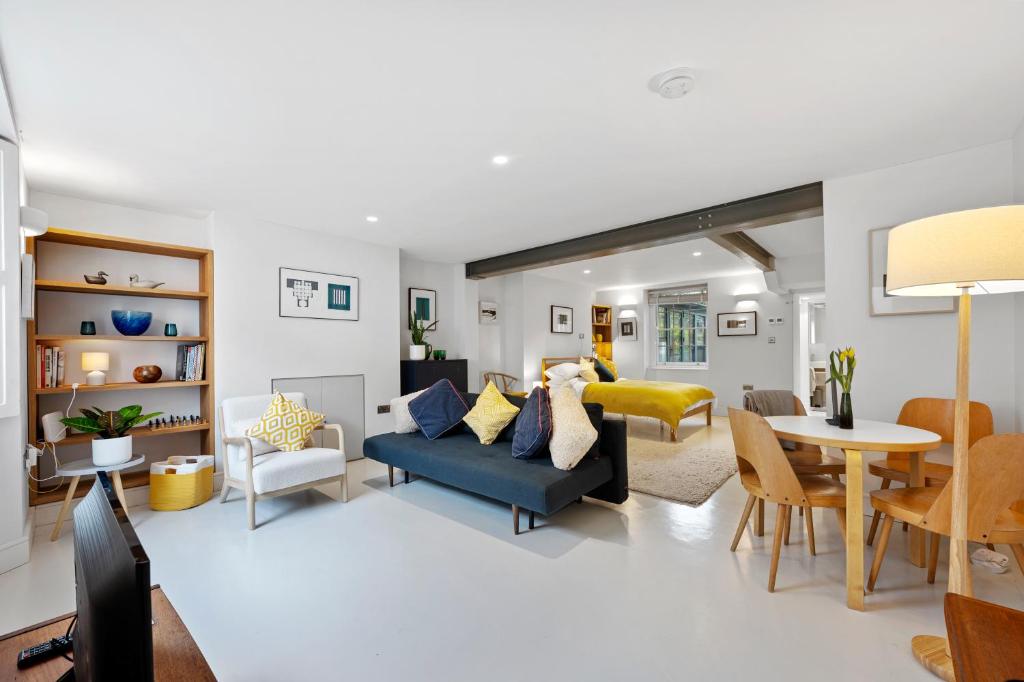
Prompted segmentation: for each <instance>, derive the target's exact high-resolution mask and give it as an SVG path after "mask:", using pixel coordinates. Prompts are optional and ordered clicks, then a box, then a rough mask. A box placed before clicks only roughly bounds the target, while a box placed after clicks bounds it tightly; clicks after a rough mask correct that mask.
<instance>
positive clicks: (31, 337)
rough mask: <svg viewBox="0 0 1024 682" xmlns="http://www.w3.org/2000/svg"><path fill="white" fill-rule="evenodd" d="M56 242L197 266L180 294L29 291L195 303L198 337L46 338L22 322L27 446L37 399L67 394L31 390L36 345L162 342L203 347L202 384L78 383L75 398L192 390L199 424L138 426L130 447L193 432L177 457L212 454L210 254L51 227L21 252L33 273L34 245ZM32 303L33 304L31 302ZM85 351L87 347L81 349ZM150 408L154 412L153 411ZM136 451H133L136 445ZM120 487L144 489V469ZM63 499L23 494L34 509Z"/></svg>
mask: <svg viewBox="0 0 1024 682" xmlns="http://www.w3.org/2000/svg"><path fill="white" fill-rule="evenodd" d="M46 242H49V243H56V244H65V245H69V246H80V247H87V248H94V249H110V250H113V251H128V252H133V253H144V254H151V255H156V256H166V257H170V258H183V259H189V260H194V261H198V281H197V282H196V289H195V291H185V290H173V289H141V288H134V287H129V286H119V285H114V284H86V283H84V282H71V281H60V280H53V279H37V280H36V281H35V289H36V291H37V292H39V291H57V292H68V293H72V294H75V295H95V294H101V295H114V296H136V297H143V298H153V299H180V300H186V301H195V302H196V305H198V306H199V315H198V318H199V330H198V331H199V334H198V335H196V336H158V335H155V334H150V335H148V336H119V335H99V336H83V335H81V334H51V333H41V334H37V333H36V328H37V324H36V322H37V321H36V320H27V321H26V323H25V333H26V347H27V352H28V372H27V373H26V374H27V382H28V385H27V395H28V438H29V441H30V442H33V443H38V442H40V439H41V436H42V430H41V425H40V423H39V417H40V414H39V412H40V410H39V400H40V399H41V398H42V397H43V396H47V395H52V394H62V393H71V392H72V388H71V386H70V384H68V385H64V386H56V387H53V388H37V387H36V375H37V373H38V371H39V370H38V368H37V367H36V362H35V348H36V345H37V344H39V345H43V346H55V345H61V346H66V345H69V344H79V343H84V344H92V343H95V342H97V341H99V342H107V343H121V342H131V343H139V342H145V343H168V344H180V343H187V344H192V343H205V344H206V356H205V367H204V375H205V377H206V378H205V379H202V380H200V381H169V380H165V381H158V382H155V383H151V384H141V383H135V382H123V383H108V384H104V385H102V386H87V385H85V384H81V385H79V387H78V392H79V393H92V392H123V391H138V390H143V391H145V390H156V389H172V388H173V389H177V390H197V391H199V416H200V417H201V419H202V420H203V423H200V424H190V425H183V426H175V427H167V428H162V429H150V428H149V427H147V426H139V427H136V428H134V429H132V431H131V434H132V436H133V438H132V442H133V444H135V443H136V442H137V440H139V439H147V440H148V439H149V438H159V437H161V436H169V435H175V434H182V433H196V434H197V435H198V441H199V447H198V451H197V452H194V453H189V452H182V453H180V454H186V455H187V454H213V452H214V433H213V419H214V416H213V415H214V404H213V397H214V385H213V376H214V371H213V360H214V353H213V343H214V338H213V251H210V250H209V249H200V248H195V247H191V246H177V245H174V244H161V243H157V242H147V241H140V240H136V239H126V238H123V237H113V236H108V235H101V234H92V233H88V232H77V231H74V230H66V229H62V228H55V227H51V228H50V229H49V231H47V232H46V234H44V235H42V236H40V237H35V238H29V239H27V240H26V246H25V249H26V252H27V253H30V254H33V256H34V257H35V258H36V271H37V272H40V268H39V265H40V260H39V259H40V256H41V254H40V253H39V249H38V245H39V244H40V243H46ZM37 303H38V301H37ZM35 309H36V314H37V316H38V315H39V306H38V305H36V307H35ZM86 348H87V349H89V348H90V346H88V345H87V346H86ZM155 409H159V407H156V408H155ZM90 440H92V436H91V435H90V434H73V435H69V436H68V437H66V438H65V439H64V440H62V441H61V442H60V443H59V445H74V444H82V443H88V442H89V441H90ZM136 447H138V446H136ZM33 476H38V471H33ZM121 480H122V483H123V485H124V487H125V488H134V487H138V486H143V485H148V484H149V470H148V467H147V468H144V469H140V470H137V471H131V472H125V473H124V474H123V475H122V477H121ZM88 490H89V486H86V485H80V486H78V489H77V490H76V492H75V497H81V496H83V495H85V494H86V493H87V492H88ZM65 495H66V486H65V485H62V486H61V487H60V488H59V489H57V490H51V491H47V492H43V493H36V492H35V491H33V490H31V489H30V491H29V503H30V504H32V505H33V506H34V505H40V504H47V503H49V502H56V501H59V500H61V499H63V498H64V496H65Z"/></svg>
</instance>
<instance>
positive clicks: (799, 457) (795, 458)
mask: <svg viewBox="0 0 1024 682" xmlns="http://www.w3.org/2000/svg"><path fill="white" fill-rule="evenodd" d="M751 393H752V391H751ZM744 397H745V396H744ZM746 403H747V401H746V400H744V405H746ZM793 414H794V415H797V416H800V417H806V416H807V410H806V409H804V404H803V401H801V400H800V398H798V397H797V396H796V394H793ZM761 416H762V417H773V416H775V415H770V414H762V415H761ZM783 452H784V453H786V458H787V459H788V460H789V463H790V464H792V465H793V471H794V472H795V473H796V475H797V476H805V475H816V474H826V475H829V476H831V477H832V478H833V479H835V480H837V481H838V480H840V479H839V475H840V474H845V473H846V462H845V461H844V460H842V459H838V458H836V457H832V456H831V455H829V454H827V453H826V451H825V448H822V447H821V446H819V445H811V444H809V443H793V447H792V449H790V448H783ZM799 509H800V516H803V515H804V513H805V510H804V508H803V507H800V508H799ZM789 513H790V514H792V510H791V511H790V512H789ZM811 523H812V524H813V521H812V522H811ZM755 529H756V532H757V535H758V536H762V535H764V500H758V501H757V522H756V523H755ZM813 540H814V539H813V538H810V540H809V542H813ZM784 541H785V543H786V544H787V545H788V544H789V533H788V528H787V534H786V537H785V538H784Z"/></svg>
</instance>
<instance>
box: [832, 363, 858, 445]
mask: <svg viewBox="0 0 1024 682" xmlns="http://www.w3.org/2000/svg"><path fill="white" fill-rule="evenodd" d="M828 363H829V373H830V374H831V377H832V381H834V382H836V383H837V384H839V387H840V389H841V390H842V392H843V397H842V398H841V399H840V401H839V428H841V429H852V428H853V401H852V400H851V399H850V388H851V386H852V385H853V370H854V368H855V367H856V366H857V354H856V353H855V352H854V350H853V347H852V346H848V347H847V348H845V349H836V350H834V351H832V352H831V353H829V354H828Z"/></svg>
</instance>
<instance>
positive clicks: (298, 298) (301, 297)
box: [278, 268, 359, 321]
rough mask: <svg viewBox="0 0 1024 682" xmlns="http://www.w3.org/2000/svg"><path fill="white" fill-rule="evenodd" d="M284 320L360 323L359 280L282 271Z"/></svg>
mask: <svg viewBox="0 0 1024 682" xmlns="http://www.w3.org/2000/svg"><path fill="white" fill-rule="evenodd" d="M278 276H279V278H280V298H279V299H278V314H279V315H280V316H281V317H308V318H312V319H317V320H350V321H357V320H359V278H358V277H349V276H347V275H332V274H329V273H326V272H314V271H312V270H296V269H294V268H280V269H279V275H278Z"/></svg>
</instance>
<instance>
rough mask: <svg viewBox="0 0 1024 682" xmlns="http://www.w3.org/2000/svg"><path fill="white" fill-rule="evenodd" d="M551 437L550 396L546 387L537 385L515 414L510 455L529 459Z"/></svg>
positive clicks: (537, 453) (540, 449)
mask: <svg viewBox="0 0 1024 682" xmlns="http://www.w3.org/2000/svg"><path fill="white" fill-rule="evenodd" d="M549 438H551V398H550V397H549V396H548V391H547V389H546V388H542V387H541V386H538V387H537V388H535V389H533V391H532V392H531V393H530V397H528V398H527V399H526V405H524V406H523V408H522V409H521V410H520V411H519V414H518V415H516V430H515V434H514V435H513V437H512V456H513V457H515V458H517V459H530V458H531V457H533V456H535V455H539V454H540V453H541V451H542V450H543V449H544V446H545V445H547V444H548V439H549Z"/></svg>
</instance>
